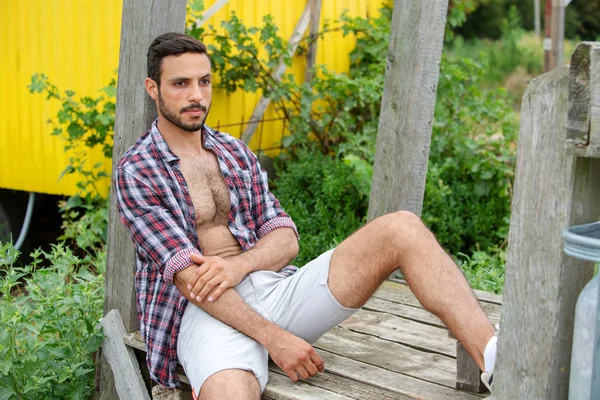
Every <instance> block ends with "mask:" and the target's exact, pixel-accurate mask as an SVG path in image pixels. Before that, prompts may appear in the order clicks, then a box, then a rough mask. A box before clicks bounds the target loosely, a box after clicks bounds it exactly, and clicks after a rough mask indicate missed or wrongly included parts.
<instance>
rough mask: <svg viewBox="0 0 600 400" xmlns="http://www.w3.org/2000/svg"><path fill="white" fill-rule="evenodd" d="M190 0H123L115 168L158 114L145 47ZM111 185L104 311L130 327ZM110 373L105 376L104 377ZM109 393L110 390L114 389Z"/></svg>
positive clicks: (131, 312) (130, 259)
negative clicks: (115, 314)
mask: <svg viewBox="0 0 600 400" xmlns="http://www.w3.org/2000/svg"><path fill="white" fill-rule="evenodd" d="M185 12H186V0H124V1H123V16H122V18H123V20H122V24H121V48H120V55H119V81H118V89H117V110H116V117H115V136H114V145H113V171H115V169H116V166H117V164H118V162H119V160H120V159H121V157H122V155H123V153H124V152H125V151H126V150H127V149H128V148H129V147H130V146H131V145H133V143H135V141H136V139H137V138H138V137H139V136H140V135H141V134H142V133H144V131H146V130H147V129H148V128H149V127H150V124H151V123H152V121H153V120H154V119H155V118H156V107H155V105H154V101H153V100H152V99H151V98H150V97H149V96H148V95H147V94H146V91H145V90H144V79H145V78H146V76H147V73H146V52H147V50H148V46H149V45H150V43H151V42H152V40H154V38H155V37H156V36H158V35H160V34H162V33H165V32H183V31H184V28H185ZM116 200H117V196H116V194H115V187H114V185H113V186H112V189H111V196H110V220H109V225H108V255H107V262H106V288H105V296H104V312H105V313H108V312H109V311H110V310H112V309H117V310H119V312H120V314H121V317H122V318H123V323H124V325H125V329H126V330H127V331H134V330H136V329H138V317H137V310H136V305H135V285H134V275H135V254H134V249H133V244H132V242H131V239H130V237H129V232H127V230H126V229H125V227H124V226H123V224H122V223H121V222H120V220H119V215H118V212H117V206H116ZM102 371H103V379H102V390H103V391H104V392H106V393H104V397H103V399H104V400H108V399H113V398H116V397H114V396H115V393H114V390H113V389H112V388H113V387H114V386H113V384H112V382H111V378H112V377H111V376H110V374H108V373H105V371H107V369H106V363H104V364H103V367H102ZM105 377H106V380H105V379H104V378H105ZM111 391H112V394H109V393H108V392H111Z"/></svg>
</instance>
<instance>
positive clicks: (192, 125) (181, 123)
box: [158, 90, 210, 132]
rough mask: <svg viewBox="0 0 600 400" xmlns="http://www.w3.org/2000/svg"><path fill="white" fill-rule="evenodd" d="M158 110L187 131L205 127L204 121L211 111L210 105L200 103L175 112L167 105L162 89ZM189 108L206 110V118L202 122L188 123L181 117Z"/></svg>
mask: <svg viewBox="0 0 600 400" xmlns="http://www.w3.org/2000/svg"><path fill="white" fill-rule="evenodd" d="M158 110H159V111H160V113H161V114H162V116H163V117H165V119H166V120H167V121H169V122H170V123H172V124H173V125H175V126H176V127H178V128H179V129H182V130H184V131H186V132H197V131H199V130H200V129H202V128H203V127H204V122H206V118H207V117H208V112H209V111H210V105H209V106H208V107H205V106H203V105H202V104H200V103H195V104H190V105H189V106H187V107H184V108H182V109H181V110H179V115H178V114H177V113H175V111H173V110H172V109H171V108H169V107H168V106H167V104H166V103H165V102H164V100H163V98H162V96H161V95H160V90H159V92H158ZM188 110H201V111H204V118H202V121H200V122H192V123H186V122H184V121H183V120H182V119H181V114H182V113H184V112H185V111H188Z"/></svg>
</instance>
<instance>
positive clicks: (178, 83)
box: [175, 81, 185, 86]
mask: <svg viewBox="0 0 600 400" xmlns="http://www.w3.org/2000/svg"><path fill="white" fill-rule="evenodd" d="M183 85H185V82H184V81H177V82H175V86H183Z"/></svg>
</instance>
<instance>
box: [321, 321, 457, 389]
mask: <svg viewBox="0 0 600 400" xmlns="http://www.w3.org/2000/svg"><path fill="white" fill-rule="evenodd" d="M315 348H317V349H322V350H327V351H329V352H330V353H333V354H337V355H338V356H342V357H346V358H351V359H353V360H356V361H361V362H364V363H367V364H370V365H374V366H377V367H380V368H384V369H387V370H389V371H393V372H396V373H399V374H403V375H408V376H412V377H414V378H418V379H422V380H424V381H428V382H433V383H438V384H440V385H444V386H448V387H451V388H453V387H454V383H455V380H454V378H455V376H456V362H455V360H454V358H451V357H448V356H443V355H440V354H436V353H429V352H424V351H419V350H416V349H414V348H412V347H409V346H404V345H402V344H399V343H394V342H390V341H388V340H383V339H379V338H377V337H374V336H371V335H365V334H361V333H357V332H353V331H350V330H349V329H347V328H344V327H335V328H333V329H332V330H331V331H329V332H327V333H326V334H325V335H323V336H322V337H321V339H319V341H318V342H317V343H316V344H315ZM398 379H400V378H398Z"/></svg>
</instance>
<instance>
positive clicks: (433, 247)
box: [328, 211, 494, 369]
mask: <svg viewBox="0 0 600 400" xmlns="http://www.w3.org/2000/svg"><path fill="white" fill-rule="evenodd" d="M397 268H400V270H401V271H402V273H403V274H404V276H405V278H406V281H407V283H408V285H409V287H410V288H411V290H412V291H413V293H414V294H415V296H416V297H417V299H418V300H419V301H420V302H421V304H422V305H423V307H425V308H426V309H427V310H429V311H430V312H432V313H434V314H435V315H437V316H438V317H439V318H440V319H441V320H442V321H443V322H444V324H446V326H447V327H448V328H449V329H450V330H451V331H452V332H453V333H454V334H455V335H456V337H457V338H458V340H459V341H460V342H461V343H462V344H463V346H464V347H465V348H466V350H467V351H468V352H469V354H470V355H471V357H473V359H474V360H475V362H476V363H477V364H478V365H479V367H480V368H482V369H484V365H483V364H484V363H483V352H484V350H485V346H486V344H487V342H488V340H489V339H490V338H491V337H492V336H493V334H494V327H493V326H492V324H491V323H490V322H489V320H488V319H487V317H486V316H485V314H484V312H483V310H482V309H481V307H480V306H479V303H478V302H477V299H476V298H475V296H474V295H473V292H472V291H471V288H470V287H469V284H468V283H467V281H466V279H465V278H464V276H463V274H462V272H461V271H460V270H459V269H458V267H457V266H456V265H455V264H454V262H453V261H452V259H451V258H450V257H449V256H448V255H447V254H446V253H445V251H444V250H443V249H442V248H441V246H440V245H439V244H438V242H437V241H436V239H435V237H434V236H433V234H432V233H431V232H430V231H429V230H428V229H427V227H425V225H423V223H422V222H421V220H420V219H419V218H418V217H417V216H415V215H414V214H412V213H410V212H406V211H399V212H396V213H392V214H388V215H384V216H382V217H380V218H377V219H375V220H373V221H372V222H370V223H369V224H367V225H366V226H364V227H363V228H361V229H360V230H358V231H357V232H355V233H354V234H353V235H352V236H350V237H349V238H348V239H346V240H345V241H343V242H342V243H341V244H340V245H339V246H338V247H337V248H336V250H335V251H334V253H333V256H332V258H331V263H330V267H329V281H328V285H329V289H330V290H331V293H332V294H333V296H334V297H335V298H336V299H337V300H338V301H339V302H340V303H341V304H342V305H343V306H344V307H352V308H356V307H361V306H362V305H363V304H365V303H366V301H367V300H368V299H369V297H371V295H372V294H373V293H374V292H375V290H377V288H378V287H379V285H381V283H382V282H383V281H384V280H385V279H386V278H387V277H388V276H389V274H391V273H392V272H393V271H394V270H395V269H397Z"/></svg>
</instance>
